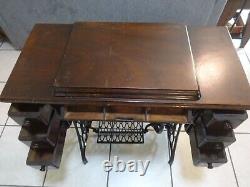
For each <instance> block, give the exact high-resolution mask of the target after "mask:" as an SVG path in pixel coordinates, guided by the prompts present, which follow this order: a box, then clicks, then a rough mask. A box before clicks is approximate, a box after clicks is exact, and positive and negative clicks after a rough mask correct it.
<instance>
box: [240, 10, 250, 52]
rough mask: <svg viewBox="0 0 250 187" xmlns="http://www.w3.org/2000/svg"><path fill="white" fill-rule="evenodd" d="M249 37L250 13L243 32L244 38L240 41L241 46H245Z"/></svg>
mask: <svg viewBox="0 0 250 187" xmlns="http://www.w3.org/2000/svg"><path fill="white" fill-rule="evenodd" d="M249 38H250V13H249V14H248V17H247V22H246V25H245V27H244V29H243V32H242V40H241V43H240V48H243V47H245V45H246V44H247V42H248V40H249Z"/></svg>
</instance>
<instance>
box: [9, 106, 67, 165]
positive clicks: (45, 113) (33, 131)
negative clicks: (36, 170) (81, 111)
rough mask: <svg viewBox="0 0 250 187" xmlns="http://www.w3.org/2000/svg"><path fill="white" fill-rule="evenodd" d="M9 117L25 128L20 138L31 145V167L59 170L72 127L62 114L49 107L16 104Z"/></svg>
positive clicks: (29, 162)
mask: <svg viewBox="0 0 250 187" xmlns="http://www.w3.org/2000/svg"><path fill="white" fill-rule="evenodd" d="M9 116H10V117H11V118H12V119H13V120H15V121H16V122H17V123H18V124H19V125H21V126H22V128H21V131H20V134H19V137H18V139H19V140H20V141H22V142H24V143H26V144H27V145H30V150H29V153H28V157H27V161H26V163H27V165H31V166H42V168H41V169H42V170H44V169H45V167H46V166H49V167H55V168H58V167H59V165H60V162H61V157H62V153H63V147H64V141H65V137H66V131H67V126H68V125H67V122H65V121H61V120H60V116H59V114H58V111H57V110H56V109H54V108H52V107H51V106H49V105H38V104H12V105H11V107H10V109H9Z"/></svg>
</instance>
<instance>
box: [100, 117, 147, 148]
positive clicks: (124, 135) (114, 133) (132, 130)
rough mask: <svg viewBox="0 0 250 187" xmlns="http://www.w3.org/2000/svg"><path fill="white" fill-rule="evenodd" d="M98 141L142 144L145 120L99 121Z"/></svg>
mask: <svg viewBox="0 0 250 187" xmlns="http://www.w3.org/2000/svg"><path fill="white" fill-rule="evenodd" d="M97 143H117V144H142V143H144V131H143V122H135V121H99V130H98V137H97Z"/></svg>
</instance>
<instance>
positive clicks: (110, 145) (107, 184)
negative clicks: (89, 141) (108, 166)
mask: <svg viewBox="0 0 250 187" xmlns="http://www.w3.org/2000/svg"><path fill="white" fill-rule="evenodd" d="M111 148H112V144H111V143H110V144H109V161H110V157H111ZM109 173H110V171H108V174H107V181H106V187H108V186H109Z"/></svg>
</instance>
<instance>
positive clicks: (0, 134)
mask: <svg viewBox="0 0 250 187" xmlns="http://www.w3.org/2000/svg"><path fill="white" fill-rule="evenodd" d="M8 119H9V116H8V117H7V119H6V121H5V124H4V126H3V129H2V132H1V133H0V138H1V137H2V135H3V131H4V129H5V126H6V124H7V121H8Z"/></svg>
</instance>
